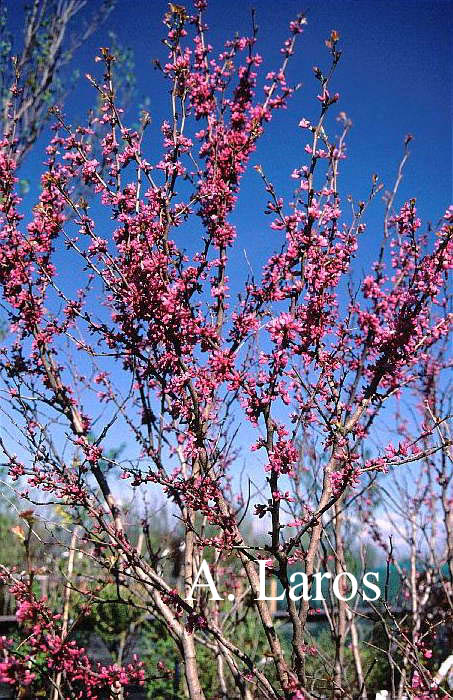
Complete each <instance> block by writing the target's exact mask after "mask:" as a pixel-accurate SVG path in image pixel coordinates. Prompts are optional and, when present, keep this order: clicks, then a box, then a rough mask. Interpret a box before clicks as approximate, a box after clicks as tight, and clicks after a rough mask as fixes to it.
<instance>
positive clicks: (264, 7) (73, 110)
mask: <svg viewBox="0 0 453 700" xmlns="http://www.w3.org/2000/svg"><path fill="white" fill-rule="evenodd" d="M96 2H98V0H94V2H93V3H91V2H90V3H88V7H87V9H86V10H84V12H85V11H87V12H88V13H89V11H90V10H91V8H92V7H93V5H94V4H95V3H96ZM19 4H21V3H19V2H18V1H17V0H6V6H7V7H8V9H9V10H10V15H11V21H12V25H11V26H12V28H13V29H14V31H15V33H16V35H17V41H18V43H19V44H20V35H19V31H20V18H21V15H20V13H18V12H17V6H18V5H19ZM254 4H255V6H256V11H257V23H258V25H259V34H258V47H259V48H258V50H259V52H260V53H261V54H262V56H263V58H264V66H263V74H265V73H266V72H267V71H268V70H272V69H274V68H276V67H277V66H278V65H279V63H280V60H281V56H280V54H279V48H280V46H281V44H282V42H283V40H284V39H285V38H286V37H287V34H288V23H289V21H290V19H291V18H292V17H294V16H295V15H296V14H297V13H298V12H299V11H301V10H305V11H306V14H307V18H308V24H307V26H306V28H305V32H304V34H303V36H302V37H301V40H300V42H299V45H298V50H297V54H296V56H295V58H294V60H293V61H292V63H291V67H290V70H289V80H290V82H291V83H298V82H302V84H303V87H302V89H301V90H300V91H298V93H297V94H296V95H295V97H294V98H293V99H292V100H291V101H290V105H289V108H288V110H287V111H285V112H280V113H278V114H277V115H276V117H275V118H274V119H273V120H272V123H271V124H270V126H269V128H268V131H267V134H266V135H265V136H264V137H263V138H262V140H261V141H260V143H259V146H258V150H257V152H256V154H254V155H253V158H252V164H254V163H261V164H262V165H263V166H264V169H265V171H266V173H267V175H268V176H269V177H270V179H272V181H273V182H274V184H275V186H276V188H277V190H278V191H279V192H282V193H286V194H288V195H289V194H290V193H291V191H292V188H293V186H294V181H293V180H291V179H290V178H289V175H290V173H291V172H292V170H293V169H294V168H296V167H299V166H300V165H302V164H303V163H304V162H305V154H304V150H303V149H304V146H305V143H306V139H305V134H304V133H303V132H302V131H301V130H300V129H298V127H297V124H298V122H299V120H300V119H301V118H302V117H304V116H306V117H308V118H311V117H313V116H314V115H315V113H316V111H317V110H318V109H319V103H318V102H317V101H316V99H315V98H316V94H317V92H318V84H317V81H315V79H314V77H313V72H312V66H314V65H320V66H321V67H326V66H327V65H328V60H329V56H328V52H327V49H326V48H325V46H324V40H325V39H326V38H327V37H328V36H329V34H330V31H331V30H332V29H336V30H337V31H338V32H339V33H340V35H341V41H340V47H341V49H342V51H343V55H342V59H341V61H340V65H339V67H338V70H337V73H336V77H335V79H334V82H333V87H334V89H335V91H337V90H338V92H339V93H340V96H341V99H340V102H339V103H338V109H337V112H339V111H346V113H347V114H348V116H349V117H350V118H351V119H352V121H353V129H352V131H351V133H350V136H349V138H348V154H349V156H348V159H347V161H345V162H344V164H343V165H342V185H341V187H340V189H341V191H342V193H343V195H346V194H352V196H353V198H354V200H355V201H358V200H360V199H364V198H365V197H366V195H367V193H368V191H369V186H370V179H371V174H372V173H378V174H379V175H380V177H381V179H382V180H383V182H384V183H385V185H386V186H388V187H390V186H391V185H392V184H393V179H394V175H395V172H396V168H397V164H398V161H399V158H400V155H401V152H402V142H403V139H404V136H405V135H406V134H407V133H411V134H412V135H413V137H414V141H413V142H412V144H411V147H410V150H411V158H410V160H409V163H408V165H407V167H406V171H405V177H404V180H403V183H402V186H401V189H400V196H399V200H398V201H399V203H401V202H402V201H404V199H407V198H409V197H413V196H415V197H416V198H417V207H418V209H419V213H420V214H421V216H422V218H423V220H424V221H426V220H429V221H432V222H433V224H435V223H436V222H437V221H438V219H439V218H440V217H441V216H442V214H443V213H444V211H445V209H446V207H447V206H448V205H449V204H450V202H451V199H452V192H451V190H452V145H451V87H452V86H451V58H450V53H451V51H450V49H449V48H448V47H449V45H450V43H451V41H450V38H451V35H452V31H451V30H452V20H451V17H452V9H453V3H452V2H449V1H447V0H430V1H429V2H426V1H419V0H405V1H401V0H322V1H321V0H312V1H311V2H310V0H307V2H301V3H300V2H299V1H295V0H281V1H279V2H277V1H276V0H262V1H261V2H255V3H251V2H249V1H248V0H245V1H244V0H228V2H225V1H224V0H211V2H210V4H209V8H208V11H207V15H206V21H207V23H208V25H209V27H210V35H209V37H210V38H209V40H210V43H212V44H213V45H214V47H215V48H218V49H219V50H221V49H222V46H223V42H224V41H225V40H226V39H228V38H231V37H232V36H233V35H234V33H235V31H238V32H239V33H240V34H247V32H248V31H249V29H250V12H251V8H252V7H253V5H254ZM166 10H167V3H166V2H163V1H162V0H118V2H117V7H116V8H115V9H114V11H113V12H112V14H111V15H110V17H109V19H108V21H107V23H106V24H105V25H103V26H102V27H100V28H99V29H98V30H97V31H96V33H95V34H94V35H93V36H92V37H91V38H90V39H89V41H88V42H87V44H86V45H85V46H84V48H83V50H82V51H79V52H78V54H77V56H76V61H75V65H76V67H77V68H78V69H79V70H80V74H81V76H83V75H84V74H85V73H86V72H91V73H93V74H95V75H96V74H97V72H98V71H99V67H98V66H97V65H96V64H95V63H94V62H93V59H94V57H95V55H96V54H97V53H98V49H99V47H100V46H105V45H108V43H109V40H108V38H107V34H108V31H109V30H113V31H114V32H115V33H116V34H117V37H118V40H119V42H120V43H121V44H122V45H123V46H125V47H128V48H130V49H132V50H133V52H134V60H135V65H136V77H137V96H138V99H137V102H138V103H140V102H142V101H143V99H144V98H149V100H150V106H149V110H150V112H151V115H152V119H153V124H152V127H151V132H150V137H149V139H150V144H151V148H152V147H153V144H154V148H155V150H154V151H152V152H150V153H149V154H148V156H147V157H148V160H150V161H151V162H152V161H153V160H157V159H159V150H158V146H159V143H160V133H159V128H160V124H161V122H162V120H163V119H164V118H166V117H167V116H168V104H169V99H168V86H167V85H166V83H165V82H164V81H163V79H162V77H161V76H160V74H159V73H158V72H156V71H155V70H154V69H153V66H152V59H153V58H159V59H160V60H161V61H164V60H165V58H166V50H165V47H164V46H163V45H162V43H161V38H162V36H163V35H164V31H165V28H164V27H163V25H162V22H161V18H162V15H163V14H164V12H165V11H166ZM94 100H95V94H94V91H93V89H92V88H91V87H89V86H88V85H87V83H86V81H85V79H84V78H83V77H81V78H80V80H79V81H77V82H76V83H75V84H74V86H73V89H72V90H71V92H70V93H69V95H68V99H67V102H66V107H65V111H66V114H67V116H68V119H69V120H70V121H73V122H76V121H77V120H78V119H82V118H83V115H84V114H85V113H86V111H87V110H88V108H89V107H90V106H91V105H92V104H93V101H94ZM334 110H335V107H334ZM129 115H130V116H131V120H133V119H134V118H135V116H136V110H135V105H130V106H129ZM333 123H334V124H335V122H333ZM46 139H47V135H46V134H45V135H43V137H42V138H41V139H40V140H39V142H38V144H37V146H36V147H35V149H34V150H33V152H32V153H31V155H30V156H28V158H27V160H26V161H25V163H24V166H23V169H22V176H24V177H27V179H29V180H30V184H31V189H30V194H29V195H28V197H27V199H26V203H28V202H31V201H32V200H33V198H34V195H35V193H36V187H35V184H34V183H37V178H38V175H39V172H40V170H41V162H42V160H43V159H44V146H45V143H46ZM397 203H398V202H397ZM265 204H266V196H265V193H264V192H263V188H262V183H261V181H260V179H259V177H258V176H257V174H256V172H255V171H254V170H253V169H249V171H248V173H247V174H246V175H245V177H244V181H243V195H242V196H241V197H240V199H239V202H238V207H237V210H236V212H235V213H234V215H233V219H234V222H235V223H236V224H237V226H238V231H239V238H238V246H237V252H236V253H235V254H234V257H233V261H234V263H235V267H236V270H237V272H236V273H234V274H239V270H240V268H241V267H243V266H244V264H245V262H244V256H243V248H245V247H246V248H247V250H248V253H249V258H251V260H252V264H253V266H254V267H255V266H256V267H255V269H256V270H258V269H259V267H260V264H261V262H262V260H263V258H264V256H265V255H266V254H269V253H271V252H272V251H273V249H274V248H275V247H277V246H276V244H275V240H274V239H273V238H272V235H271V232H270V230H269V228H268V225H269V219H268V218H267V217H264V215H263V209H264V208H265ZM343 208H344V210H346V206H344V207H343ZM382 213H383V205H382V202H381V200H380V198H379V197H378V198H377V200H376V201H375V202H374V203H373V205H372V207H371V208H370V210H369V215H368V217H367V221H368V232H367V234H366V236H367V238H366V239H365V245H364V248H363V252H362V253H361V254H360V256H359V266H360V265H361V266H362V269H363V270H364V271H365V272H366V271H367V269H368V268H369V264H370V262H371V259H372V257H373V250H374V248H375V246H376V245H377V242H378V240H379V238H380V234H381V229H382V223H381V222H382ZM103 224H104V225H108V220H106V221H105V222H103ZM62 278H63V282H64V284H63V286H65V284H67V285H68V286H69V287H70V286H71V285H72V284H73V283H75V285H76V287H77V286H79V284H77V280H74V271H73V269H72V268H71V269H67V270H66V271H63V273H62Z"/></svg>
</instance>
